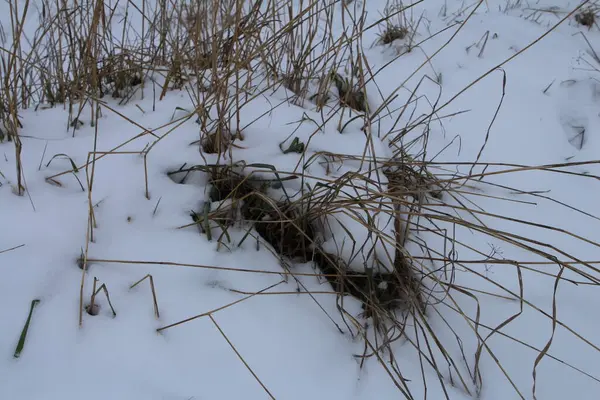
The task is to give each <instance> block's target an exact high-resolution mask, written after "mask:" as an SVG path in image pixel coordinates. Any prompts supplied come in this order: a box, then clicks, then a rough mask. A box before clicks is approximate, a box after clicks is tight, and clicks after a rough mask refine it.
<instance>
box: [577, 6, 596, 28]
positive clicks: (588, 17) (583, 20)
mask: <svg viewBox="0 0 600 400" xmlns="http://www.w3.org/2000/svg"><path fill="white" fill-rule="evenodd" d="M599 11H600V9H594V8H586V9H584V10H581V11H580V12H578V13H577V14H575V21H576V22H577V23H578V24H579V25H582V26H585V27H587V28H592V27H593V26H594V25H595V24H596V17H597V14H598V12H599Z"/></svg>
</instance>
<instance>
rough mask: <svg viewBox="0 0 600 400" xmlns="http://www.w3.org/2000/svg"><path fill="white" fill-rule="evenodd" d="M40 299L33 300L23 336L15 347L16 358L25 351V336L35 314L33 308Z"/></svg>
mask: <svg viewBox="0 0 600 400" xmlns="http://www.w3.org/2000/svg"><path fill="white" fill-rule="evenodd" d="M39 302H40V300H38V299H35V300H33V301H32V302H31V308H30V309H29V316H28V317H27V321H26V322H25V326H24V327H23V330H22V331H21V337H20V338H19V343H17V348H16V349H15V354H14V357H15V358H19V356H20V355H21V352H22V351H23V347H25V338H27V331H28V329H29V323H30V322H31V316H32V315H33V309H34V308H35V306H37V305H38V303H39Z"/></svg>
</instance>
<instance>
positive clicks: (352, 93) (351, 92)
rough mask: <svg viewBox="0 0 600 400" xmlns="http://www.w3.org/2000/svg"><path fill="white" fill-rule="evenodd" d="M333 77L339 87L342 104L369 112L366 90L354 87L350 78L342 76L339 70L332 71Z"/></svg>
mask: <svg viewBox="0 0 600 400" xmlns="http://www.w3.org/2000/svg"><path fill="white" fill-rule="evenodd" d="M332 79H333V83H334V84H335V87H336V88H337V91H338V94H339V97H340V105H341V106H343V107H349V108H352V109H353V110H356V111H360V112H368V110H369V105H368V103H367V95H366V93H365V92H364V90H362V89H358V88H356V87H354V85H352V83H351V82H350V80H349V79H347V78H344V77H342V76H341V75H340V74H338V73H337V72H333V73H332Z"/></svg>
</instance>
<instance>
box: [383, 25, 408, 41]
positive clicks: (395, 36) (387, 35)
mask: <svg viewBox="0 0 600 400" xmlns="http://www.w3.org/2000/svg"><path fill="white" fill-rule="evenodd" d="M409 32H410V31H409V30H408V28H406V27H405V26H400V25H393V24H388V25H387V27H386V28H385V29H384V31H383V32H382V33H380V34H379V43H381V44H384V45H387V44H391V43H393V42H395V41H396V40H403V39H405V38H406V37H407V36H408V34H409Z"/></svg>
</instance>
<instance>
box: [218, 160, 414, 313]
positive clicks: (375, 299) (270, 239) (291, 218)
mask: <svg viewBox="0 0 600 400" xmlns="http://www.w3.org/2000/svg"><path fill="white" fill-rule="evenodd" d="M215 172H216V173H215V174H213V177H212V179H211V186H212V192H211V196H210V199H211V201H223V200H226V199H233V198H235V199H237V200H241V201H243V205H242V206H241V217H242V218H243V219H244V220H245V221H247V222H251V223H252V225H253V227H254V229H255V230H256V232H257V233H258V234H259V235H260V237H261V238H262V239H263V240H264V241H265V242H267V243H268V244H269V245H270V246H271V247H272V248H273V249H274V251H275V252H276V253H277V254H278V255H279V256H281V257H285V258H288V259H290V260H292V261H296V262H301V263H306V262H313V263H314V265H315V267H316V268H317V269H319V270H320V272H321V273H322V274H323V276H324V277H325V278H326V280H327V281H328V282H329V283H330V284H331V286H332V287H333V290H334V291H335V292H336V293H338V294H339V295H350V296H353V297H355V298H356V299H358V300H359V301H361V302H362V304H363V310H364V316H365V317H373V318H377V319H379V320H381V319H383V316H384V315H385V316H386V317H389V316H390V314H389V313H390V312H393V311H394V310H404V311H406V310H414V309H415V307H418V308H419V310H420V311H421V312H424V310H425V303H424V301H423V296H422V295H421V290H422V283H421V281H420V279H418V277H417V274H416V273H415V270H414V268H413V266H412V265H411V264H410V263H409V262H408V260H407V259H406V257H404V256H403V254H402V251H400V250H399V251H398V252H397V254H396V258H395V265H394V270H393V271H390V272H374V271H373V270H367V271H366V272H363V273H359V272H354V271H352V270H351V269H350V268H349V267H348V265H347V264H346V262H345V261H344V260H342V259H341V258H340V257H339V256H337V255H335V254H330V253H327V252H325V251H324V250H323V249H322V248H321V247H320V245H319V241H318V239H317V237H318V235H319V226H320V224H319V223H317V221H318V220H319V211H315V210H311V209H308V210H306V207H302V205H301V203H300V202H301V200H298V201H275V200H273V199H272V198H270V197H268V195H267V194H266V193H265V190H264V187H258V186H256V185H255V184H253V183H252V181H251V180H249V179H248V178H244V177H242V176H241V175H240V174H237V173H235V172H234V171H233V170H232V169H230V168H219V169H218V170H215ZM223 215H224V213H222V212H218V211H216V212H214V213H211V215H210V216H209V219H219V218H223ZM229 222H231V221H229ZM221 223H223V221H221ZM227 225H230V224H227Z"/></svg>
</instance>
